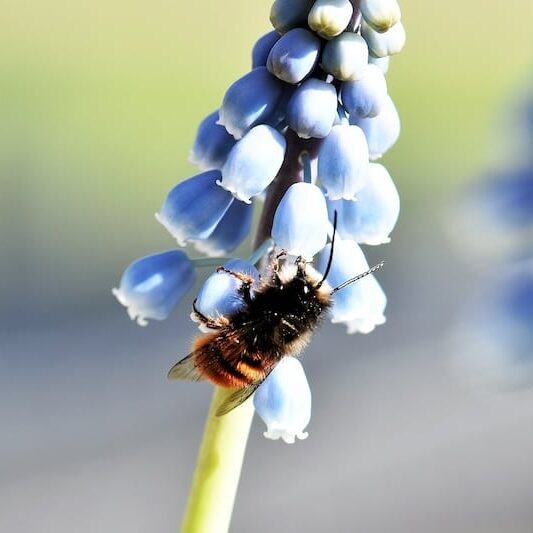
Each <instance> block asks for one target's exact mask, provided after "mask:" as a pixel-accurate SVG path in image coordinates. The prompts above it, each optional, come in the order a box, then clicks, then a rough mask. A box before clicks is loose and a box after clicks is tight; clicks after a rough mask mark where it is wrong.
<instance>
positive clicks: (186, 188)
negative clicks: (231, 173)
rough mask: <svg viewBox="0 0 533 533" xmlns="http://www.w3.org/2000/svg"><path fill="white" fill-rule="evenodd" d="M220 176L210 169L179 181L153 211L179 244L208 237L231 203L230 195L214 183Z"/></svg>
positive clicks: (183, 244)
mask: <svg viewBox="0 0 533 533" xmlns="http://www.w3.org/2000/svg"><path fill="white" fill-rule="evenodd" d="M220 177H221V174H220V171H218V170H209V171H207V172H202V173H201V174H198V175H196V176H193V177H192V178H189V179H186V180H184V181H182V182H180V183H178V184H177V185H176V186H175V187H174V188H173V189H172V190H171V191H170V192H169V193H168V195H167V197H166V199H165V201H164V202H163V205H162V207H161V210H160V211H159V213H156V216H155V217H156V219H157V221H158V222H159V223H160V224H162V225H163V226H164V227H165V228H166V229H167V231H168V232H169V233H170V234H171V235H172V236H173V237H174V238H175V239H176V240H177V241H178V244H179V245H180V246H185V244H186V243H187V242H188V241H191V240H197V239H205V238H207V237H209V235H211V233H212V232H213V230H214V229H215V228H216V226H217V224H218V223H219V222H220V220H221V219H222V217H223V216H224V214H225V213H226V211H227V210H228V209H229V207H230V205H231V204H232V202H233V196H232V195H231V194H230V193H229V192H227V191H225V190H223V189H221V188H220V187H218V186H217V181H218V180H219V179H220Z"/></svg>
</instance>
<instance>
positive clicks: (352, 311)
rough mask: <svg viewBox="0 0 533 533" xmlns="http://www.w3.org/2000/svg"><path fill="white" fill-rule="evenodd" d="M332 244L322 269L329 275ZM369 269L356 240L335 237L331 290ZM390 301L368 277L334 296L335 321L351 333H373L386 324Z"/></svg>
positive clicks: (324, 253)
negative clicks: (386, 312)
mask: <svg viewBox="0 0 533 533" xmlns="http://www.w3.org/2000/svg"><path fill="white" fill-rule="evenodd" d="M330 251H331V244H328V245H327V246H326V247H325V248H324V250H322V253H321V254H320V257H319V261H318V270H319V271H320V272H322V273H324V272H325V269H326V265H327V263H328V259H329V254H330ZM366 270H368V263H367V261H366V259H365V256H364V254H363V252H362V250H361V248H360V247H359V246H358V245H357V244H355V243H354V242H352V241H345V240H343V239H341V238H339V236H337V237H335V247H334V251H333V262H332V264H331V270H330V272H329V275H328V278H327V281H328V284H329V285H330V286H331V287H337V286H338V285H340V284H341V283H344V282H345V281H347V280H349V279H351V278H353V277H355V276H357V275H359V274H362V273H363V272H365V271H366ZM386 303H387V300H386V297H385V294H384V293H383V290H382V289H381V287H380V286H379V283H378V282H377V281H376V279H375V277H374V276H373V275H368V276H366V277H364V278H362V279H360V280H359V281H356V282H355V283H352V284H350V285H348V286H347V287H344V288H343V289H341V290H340V291H338V292H336V293H335V295H334V296H333V307H332V309H331V321H332V322H333V323H345V324H346V325H347V326H348V333H356V332H357V331H359V332H361V333H369V332H370V331H372V330H373V329H374V328H375V326H377V325H380V324H384V323H385V316H384V315H383V313H384V310H385V306H386Z"/></svg>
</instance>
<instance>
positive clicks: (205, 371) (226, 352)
mask: <svg viewBox="0 0 533 533" xmlns="http://www.w3.org/2000/svg"><path fill="white" fill-rule="evenodd" d="M192 349H193V353H194V359H195V364H196V367H197V368H198V371H199V372H200V374H201V376H202V377H203V378H205V379H207V380H208V381H211V382H212V383H214V384H215V385H219V386H220V387H232V388H235V387H236V388H242V387H246V386H247V385H250V383H252V382H254V381H256V380H257V379H259V378H260V377H262V372H261V371H259V370H257V369H256V368H253V367H251V366H250V365H247V364H246V362H245V361H240V360H239V354H238V352H236V351H235V347H234V346H232V343H231V341H227V342H225V343H223V342H220V338H219V336H218V334H217V333H209V334H206V335H201V336H200V337H198V338H196V339H195V340H194V342H193V345H192Z"/></svg>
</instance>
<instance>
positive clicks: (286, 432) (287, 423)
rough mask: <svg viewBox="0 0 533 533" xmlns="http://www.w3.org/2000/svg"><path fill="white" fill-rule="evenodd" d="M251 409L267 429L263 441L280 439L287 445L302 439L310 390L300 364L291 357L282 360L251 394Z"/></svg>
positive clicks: (309, 403) (308, 418)
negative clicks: (252, 395)
mask: <svg viewBox="0 0 533 533" xmlns="http://www.w3.org/2000/svg"><path fill="white" fill-rule="evenodd" d="M254 407H255V410H256V411H257V414H258V415H259V416H260V417H261V418H262V419H263V421H264V422H265V424H266V426H267V430H266V431H265V433H264V436H265V437H266V438H267V439H272V440H277V439H282V440H283V441H284V442H286V443H287V444H293V443H294V442H295V440H296V439H306V438H307V437H308V433H306V432H305V431H304V430H305V428H306V427H307V425H308V424H309V421H310V420H311V389H310V387H309V383H308V382H307V378H306V377H305V372H304V369H303V367H302V363H300V361H298V359H296V358H295V357H285V358H283V359H282V360H281V361H280V362H279V364H278V365H277V366H276V367H275V368H274V370H273V371H272V372H271V373H270V375H269V376H268V377H267V378H266V380H265V381H264V383H263V384H262V385H261V387H259V389H258V390H257V392H256V393H255V396H254Z"/></svg>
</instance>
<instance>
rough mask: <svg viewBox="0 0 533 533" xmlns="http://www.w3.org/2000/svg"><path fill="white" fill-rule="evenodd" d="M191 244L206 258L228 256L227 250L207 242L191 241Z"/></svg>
mask: <svg viewBox="0 0 533 533" xmlns="http://www.w3.org/2000/svg"><path fill="white" fill-rule="evenodd" d="M192 244H193V246H194V248H195V249H196V250H198V251H199V252H200V253H201V254H203V255H206V256H207V257H224V256H225V255H227V254H229V250H225V249H222V248H220V247H217V246H216V245H213V244H211V243H210V242H209V240H205V241H193V243H192Z"/></svg>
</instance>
